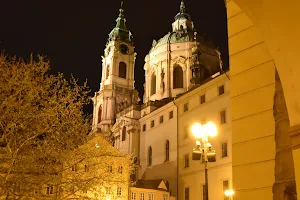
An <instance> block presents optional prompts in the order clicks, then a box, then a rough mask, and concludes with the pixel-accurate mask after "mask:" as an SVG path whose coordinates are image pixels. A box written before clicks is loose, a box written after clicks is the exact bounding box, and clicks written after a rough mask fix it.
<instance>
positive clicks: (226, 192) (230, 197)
mask: <svg viewBox="0 0 300 200" xmlns="http://www.w3.org/2000/svg"><path fill="white" fill-rule="evenodd" d="M224 194H225V196H226V197H229V200H232V196H233V195H234V190H225V192H224Z"/></svg>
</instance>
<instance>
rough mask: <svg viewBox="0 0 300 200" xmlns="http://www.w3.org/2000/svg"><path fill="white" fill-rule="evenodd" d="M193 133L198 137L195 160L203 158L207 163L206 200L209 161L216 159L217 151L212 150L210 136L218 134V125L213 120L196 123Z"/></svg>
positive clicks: (194, 153) (194, 154) (194, 152)
mask: <svg viewBox="0 0 300 200" xmlns="http://www.w3.org/2000/svg"><path fill="white" fill-rule="evenodd" d="M191 129H192V133H193V135H194V136H195V138H196V139H201V142H200V141H199V140H197V141H196V148H194V149H193V160H201V158H202V161H203V162H204V165H205V191H206V200H208V174H207V162H215V161H216V152H215V150H212V145H211V144H210V143H209V142H208V137H209V136H210V137H214V136H216V135H217V132H218V131H217V128H216V125H215V124H214V123H212V122H208V123H206V124H203V125H202V124H200V123H195V124H193V126H192V127H191Z"/></svg>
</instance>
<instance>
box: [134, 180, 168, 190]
mask: <svg viewBox="0 0 300 200" xmlns="http://www.w3.org/2000/svg"><path fill="white" fill-rule="evenodd" d="M162 182H163V183H164V180H163V179H156V180H141V179H139V180H138V181H137V182H136V184H135V186H134V187H136V188H145V189H154V190H163V191H168V190H166V189H163V188H160V187H159V186H160V184H161V183H162ZM164 184H165V183H164Z"/></svg>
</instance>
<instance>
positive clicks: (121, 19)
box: [109, 1, 133, 43]
mask: <svg viewBox="0 0 300 200" xmlns="http://www.w3.org/2000/svg"><path fill="white" fill-rule="evenodd" d="M119 11H120V13H119V16H118V18H117V19H116V22H117V23H116V26H115V28H114V29H113V30H112V31H111V32H110V34H109V39H110V40H121V41H123V42H128V43H132V42H133V41H132V34H131V33H130V31H129V30H128V29H127V26H126V19H125V16H124V8H123V1H122V2H121V7H120V9H119Z"/></svg>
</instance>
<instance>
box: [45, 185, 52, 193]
mask: <svg viewBox="0 0 300 200" xmlns="http://www.w3.org/2000/svg"><path fill="white" fill-rule="evenodd" d="M53 192H54V186H53V185H51V184H48V185H47V187H46V194H53Z"/></svg>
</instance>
